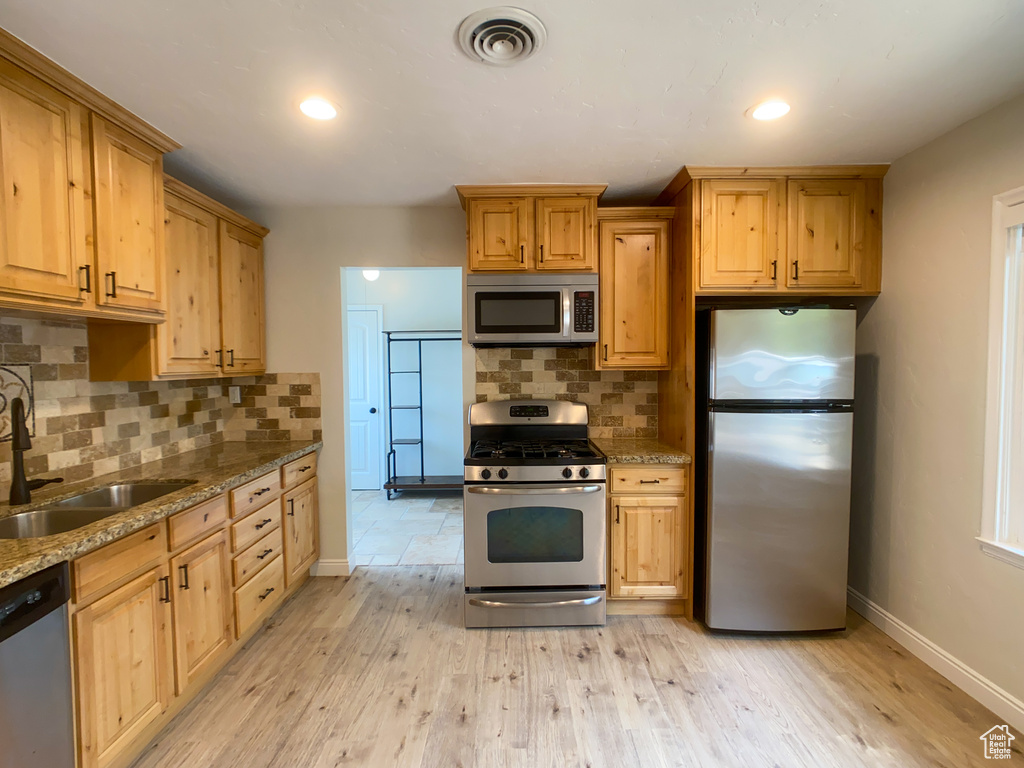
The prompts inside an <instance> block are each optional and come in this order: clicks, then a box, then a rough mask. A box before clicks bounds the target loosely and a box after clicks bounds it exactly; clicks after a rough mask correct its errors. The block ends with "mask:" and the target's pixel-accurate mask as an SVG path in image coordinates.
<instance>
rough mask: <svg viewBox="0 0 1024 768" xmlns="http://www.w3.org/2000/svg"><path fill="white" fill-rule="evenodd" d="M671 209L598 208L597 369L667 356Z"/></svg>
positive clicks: (637, 365)
mask: <svg viewBox="0 0 1024 768" xmlns="http://www.w3.org/2000/svg"><path fill="white" fill-rule="evenodd" d="M674 213H675V209H674V208H602V209H599V210H598V218H599V219H600V256H601V268H600V281H601V282H600V288H601V290H600V292H599V294H600V319H601V322H600V323H599V328H600V339H599V341H598V354H597V358H596V359H597V367H598V368H628V369H633V370H635V369H663V368H668V366H669V363H670V360H669V293H670V284H669V280H670V272H669V266H670V259H669V247H670V246H669V243H670V242H671V239H670V237H669V233H670V226H671V219H672V216H673V215H674Z"/></svg>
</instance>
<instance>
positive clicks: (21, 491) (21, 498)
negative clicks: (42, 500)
mask: <svg viewBox="0 0 1024 768" xmlns="http://www.w3.org/2000/svg"><path fill="white" fill-rule="evenodd" d="M31 447H32V438H31V437H29V436H28V424H26V423H25V402H24V401H23V400H22V399H21V398H20V397H16V398H14V399H13V400H11V452H12V453H13V461H12V463H11V505H12V506H13V505H15V504H28V503H29V502H30V501H32V491H34V490H36V489H38V488H42V487H43V486H44V485H49V484H50V483H63V482H64V478H63V477H51V478H45V479H44V478H38V479H36V480H26V479H25V457H24V453H25V451H27V450H28V449H29V448H31Z"/></svg>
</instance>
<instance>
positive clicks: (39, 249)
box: [0, 59, 91, 305]
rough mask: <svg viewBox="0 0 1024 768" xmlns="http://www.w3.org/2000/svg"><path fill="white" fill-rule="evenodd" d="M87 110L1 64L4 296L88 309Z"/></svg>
mask: <svg viewBox="0 0 1024 768" xmlns="http://www.w3.org/2000/svg"><path fill="white" fill-rule="evenodd" d="M82 127H83V110H82V108H81V107H80V106H79V105H78V104H76V103H75V102H74V101H72V100H71V99H69V98H68V97H67V96H65V95H64V94H62V93H60V92H59V91H57V90H55V89H53V88H50V87H49V86H47V85H46V84H45V83H43V82H41V81H40V80H38V79H36V78H34V77H32V76H31V75H29V74H27V73H25V72H24V71H22V70H20V69H18V68H17V67H15V66H13V65H11V64H10V63H8V62H6V61H3V60H2V59H0V185H2V196H0V295H3V296H5V297H8V296H9V297H18V298H23V299H25V300H26V301H30V302H39V301H43V302H45V301H46V300H48V299H49V300H56V301H58V302H60V303H61V305H65V304H66V303H70V304H71V305H82V304H84V303H85V301H86V298H87V294H85V292H84V291H83V290H81V288H80V286H85V285H86V280H87V279H88V275H87V274H86V273H87V272H88V271H89V270H90V268H91V254H90V252H89V249H88V248H87V247H86V234H85V199H84V190H85V184H84V183H83V179H84V175H85V174H84V171H83V161H84V158H85V147H84V145H83V142H82Z"/></svg>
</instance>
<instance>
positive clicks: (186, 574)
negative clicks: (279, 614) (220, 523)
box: [171, 530, 235, 695]
mask: <svg viewBox="0 0 1024 768" xmlns="http://www.w3.org/2000/svg"><path fill="white" fill-rule="evenodd" d="M229 565H230V555H229V553H228V532H227V531H226V530H221V531H220V532H218V533H215V534H213V535H212V536H209V537H208V538H206V539H203V541H201V542H199V543H198V544H196V545H194V546H192V547H190V548H189V549H187V550H185V551H184V552H182V553H181V554H180V555H177V556H176V557H173V558H171V576H172V579H173V584H174V587H173V589H172V592H173V597H172V600H171V607H172V611H173V613H174V660H175V672H176V675H175V677H176V682H177V688H176V691H177V693H178V694H179V695H180V694H182V693H183V692H184V691H185V690H186V689H187V688H188V687H189V685H190V684H191V683H192V682H193V681H194V680H195V679H196V678H198V677H199V676H201V675H202V674H203V672H205V671H206V670H207V669H208V668H209V667H210V666H212V665H213V664H214V663H215V662H216V661H217V660H218V659H219V658H220V656H221V654H222V653H224V652H225V651H226V650H227V649H228V647H229V646H230V645H231V643H232V642H233V641H234V639H235V637H234V635H233V634H232V631H231V581H230V578H229V576H228V568H229Z"/></svg>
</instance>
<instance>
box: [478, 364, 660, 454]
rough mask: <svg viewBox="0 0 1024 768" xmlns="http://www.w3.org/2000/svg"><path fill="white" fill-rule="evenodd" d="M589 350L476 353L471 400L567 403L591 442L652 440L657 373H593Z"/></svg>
mask: <svg viewBox="0 0 1024 768" xmlns="http://www.w3.org/2000/svg"><path fill="white" fill-rule="evenodd" d="M592 355H593V348H591V347H536V348H529V349H525V348H524V349H519V348H508V347H496V348H481V349H477V350H476V399H477V402H485V401H487V400H516V399H523V400H532V399H535V398H546V399H551V400H573V401H578V402H581V403H586V404H587V405H588V406H589V408H590V436H591V437H597V438H602V437H633V438H637V437H657V436H658V373H657V371H595V370H594V361H593V359H592Z"/></svg>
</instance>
